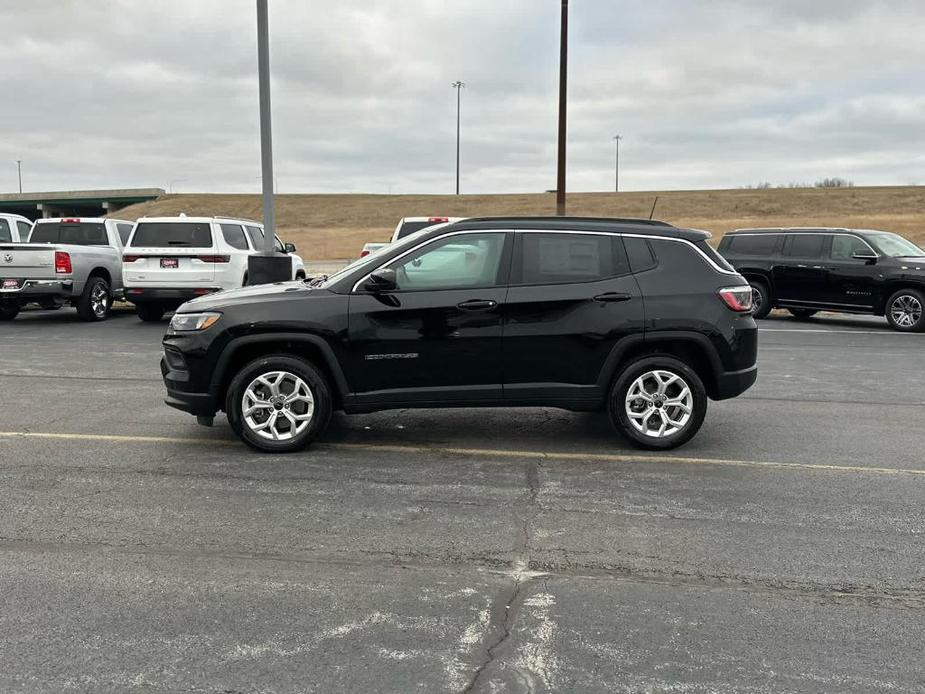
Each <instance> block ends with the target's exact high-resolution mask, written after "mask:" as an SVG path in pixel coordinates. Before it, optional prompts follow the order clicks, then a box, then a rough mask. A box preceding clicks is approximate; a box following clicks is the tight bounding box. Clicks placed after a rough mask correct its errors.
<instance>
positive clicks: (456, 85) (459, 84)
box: [451, 80, 466, 195]
mask: <svg viewBox="0 0 925 694" xmlns="http://www.w3.org/2000/svg"><path fill="white" fill-rule="evenodd" d="M451 86H452V87H453V88H454V89H455V90H456V194H457V195H459V107H460V103H461V97H460V95H461V94H462V90H463V87H465V86H466V83H465V82H461V81H459V80H457V81H456V82H453V84H452V85H451Z"/></svg>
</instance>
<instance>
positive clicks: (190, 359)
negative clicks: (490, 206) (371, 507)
mask: <svg viewBox="0 0 925 694" xmlns="http://www.w3.org/2000/svg"><path fill="white" fill-rule="evenodd" d="M707 238H709V234H707V233H706V232H700V231H692V230H687V229H679V228H675V227H673V226H671V225H669V224H666V223H663V222H650V221H647V220H614V219H580V218H486V219H470V220H467V221H463V222H458V223H456V224H449V225H442V226H438V227H434V228H432V229H428V230H427V231H423V232H421V233H420V234H417V235H412V236H409V237H406V238H404V239H401V240H399V241H397V242H396V243H395V244H393V245H392V246H391V247H390V248H388V249H387V250H383V251H381V252H380V253H378V254H376V255H371V256H369V257H367V258H364V259H362V260H359V261H357V262H355V263H354V264H353V265H351V266H349V267H347V268H345V269H343V270H341V271H340V272H338V273H336V274H334V275H331V276H330V277H327V278H324V279H320V278H319V279H318V280H315V281H312V282H310V283H298V284H296V283H284V284H278V285H266V286H262V287H252V288H245V289H240V290H236V291H231V292H224V293H222V294H218V295H215V296H207V297H202V298H199V299H195V300H193V301H190V302H189V303H186V304H184V305H183V306H181V307H180V309H179V311H178V312H177V313H176V314H175V315H174V317H173V319H172V320H171V323H170V327H169V328H168V330H167V333H166V335H165V337H164V340H163V347H164V357H163V359H162V362H161V371H162V374H163V377H164V383H165V385H166V387H167V400H166V402H167V404H168V405H170V406H172V407H176V408H178V409H181V410H185V411H186V412H189V413H191V414H194V415H196V416H197V417H198V419H199V422H200V423H202V424H211V423H212V420H213V418H214V416H215V414H216V412H217V411H219V410H224V411H225V412H226V413H227V415H228V420H229V422H230V424H231V426H232V428H233V430H234V431H235V432H236V433H237V434H238V435H239V436H240V437H241V438H242V439H243V440H244V441H245V442H246V443H247V444H249V445H250V446H252V447H254V448H256V449H258V450H262V451H270V452H286V451H294V450H297V449H300V448H302V447H303V446H305V445H306V444H308V443H310V442H311V441H313V440H314V439H316V438H317V437H318V436H319V435H320V434H321V433H322V431H324V429H325V427H326V426H327V423H328V419H329V417H330V414H331V411H332V410H334V409H337V410H343V411H345V412H347V413H358V412H371V411H374V410H383V409H390V408H407V407H460V406H551V407H562V408H567V409H571V410H582V411H584V410H602V409H606V410H607V412H609V415H610V418H611V420H612V421H613V423H614V425H615V426H616V428H617V429H618V430H619V431H621V432H622V433H623V434H624V435H625V436H626V437H627V438H629V439H630V440H631V441H632V442H634V443H635V444H637V445H639V446H641V447H644V448H652V449H665V448H672V447H675V446H678V445H681V444H682V443H684V442H685V441H687V440H689V439H690V438H691V437H692V436H693V435H694V434H695V433H696V432H697V430H698V429H699V428H700V426H701V423H702V422H703V419H704V416H705V414H706V409H707V399H708V398H713V399H716V400H720V399H724V398H730V397H733V396H736V395H738V394H740V393H742V392H743V391H744V390H746V389H747V388H749V387H750V386H751V385H752V383H754V381H755V377H756V375H757V366H756V363H755V362H756V356H757V328H756V325H755V320H754V318H753V317H752V315H751V308H752V304H751V301H752V292H751V288H750V287H749V286H748V284H747V283H746V282H745V280H744V279H743V278H742V277H741V276H740V275H739V274H738V273H737V272H736V271H735V270H733V269H732V268H731V267H730V266H729V265H728V264H727V263H726V262H725V261H724V260H723V259H722V258H721V257H720V256H719V255H718V254H717V253H716V252H715V251H714V250H713V249H712V248H711V247H710V246H709V245H708V244H707Z"/></svg>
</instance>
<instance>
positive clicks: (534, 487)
mask: <svg viewBox="0 0 925 694" xmlns="http://www.w3.org/2000/svg"><path fill="white" fill-rule="evenodd" d="M540 465H541V462H539V461H536V460H532V461H528V462H527V463H525V466H524V476H525V483H526V502H525V509H524V512H523V517H522V519H521V523H520V528H519V535H520V538H519V542H518V543H517V546H516V547H515V549H514V559H513V561H512V562H511V568H510V571H507V572H504V573H505V575H508V576H510V577H511V578H512V579H513V584H512V585H511V586H510V588H508V589H506V590H504V591H503V592H502V593H501V594H500V595H498V596H497V597H496V598H495V600H494V601H493V602H492V605H491V607H490V612H489V614H490V617H489V621H488V624H489V627H490V631H489V633H491V632H495V637H494V638H493V639H491V642H490V643H489V644H487V645H486V646H485V647H484V648H483V657H482V662H481V663H480V664H479V666H478V667H477V668H476V670H475V672H474V673H473V675H472V679H471V680H470V681H469V684H467V685H466V687H465V689H463V690H462V691H463V694H471V693H472V692H476V691H482V690H487V689H488V688H489V687H490V686H491V681H492V677H493V675H497V674H498V673H496V672H495V670H496V668H495V667H494V666H496V665H497V664H499V663H500V664H501V673H500V675H501V676H502V677H503V676H505V675H512V676H513V677H514V678H516V680H517V683H518V684H519V685H520V689H521V690H522V691H525V692H528V693H531V694H532V693H533V692H538V691H543V690H544V688H542V687H537V686H536V685H537V683H536V682H535V680H534V678H533V677H531V676H530V673H529V672H524V671H522V670H521V669H520V668H519V667H518V666H516V665H513V664H509V663H504V661H503V660H502V658H503V656H504V654H505V652H506V651H507V650H508V646H509V644H510V639H511V631H512V629H513V627H514V622H515V621H516V619H517V615H518V614H519V611H520V608H521V607H522V606H523V604H524V599H525V597H526V594H527V592H528V590H529V588H530V587H531V585H532V583H533V582H535V581H536V580H538V579H540V578H545V577H546V576H547V575H548V574H547V573H545V572H543V571H531V570H530V554H531V550H532V547H531V545H532V539H533V538H532V528H533V525H534V523H535V521H536V516H537V514H538V513H539V493H540Z"/></svg>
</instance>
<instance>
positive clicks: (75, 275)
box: [0, 217, 133, 321]
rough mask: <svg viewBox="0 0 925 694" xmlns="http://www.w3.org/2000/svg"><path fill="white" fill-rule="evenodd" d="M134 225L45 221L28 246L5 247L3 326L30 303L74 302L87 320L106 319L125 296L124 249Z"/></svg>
mask: <svg viewBox="0 0 925 694" xmlns="http://www.w3.org/2000/svg"><path fill="white" fill-rule="evenodd" d="M132 226H133V224H132V222H126V221H123V220H118V219H101V218H87V217H83V218H63V219H40V220H38V221H37V222H36V223H35V226H34V227H33V228H32V232H31V234H30V236H29V242H28V243H8V244H4V243H0V321H3V320H13V319H14V318H15V317H16V316H17V315H18V314H19V311H20V309H21V308H22V307H23V306H24V305H25V304H27V303H30V302H37V303H38V304H39V305H41V306H42V307H43V308H58V307H60V306H62V305H63V304H66V303H69V304H71V305H72V306H75V307H76V308H77V313H78V315H79V316H80V317H81V319H83V320H85V321H99V320H105V319H106V317H107V316H108V315H109V309H110V308H111V307H112V302H113V299H114V298H120V297H121V296H122V247H123V246H124V244H125V240H126V239H127V238H128V237H129V234H131V231H132Z"/></svg>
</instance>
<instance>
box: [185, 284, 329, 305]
mask: <svg viewBox="0 0 925 694" xmlns="http://www.w3.org/2000/svg"><path fill="white" fill-rule="evenodd" d="M315 292H318V293H324V294H327V293H328V292H327V291H326V290H319V289H316V288H313V287H309V286H308V285H307V284H305V282H303V281H301V280H296V281H293V282H277V283H275V284H258V285H255V286H253V287H241V288H240V289H227V290H225V291H223V292H215V293H214V294H207V295H205V296H201V297H199V298H197V299H192V300H191V301H187V302H186V303H185V304H183V305H182V306H181V307H180V308H179V309H178V312H179V313H198V312H199V311H217V310H221V309H223V308H227V307H230V306H238V305H240V304H253V303H259V302H261V301H265V300H270V301H272V300H276V299H282V298H288V297H290V296H292V297H295V296H300V297H305V296H308V295H310V294H313V293H315Z"/></svg>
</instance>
